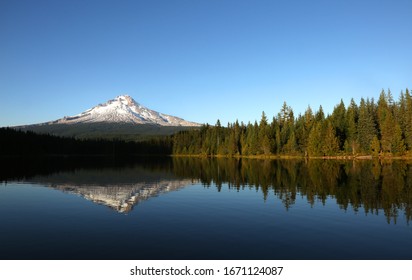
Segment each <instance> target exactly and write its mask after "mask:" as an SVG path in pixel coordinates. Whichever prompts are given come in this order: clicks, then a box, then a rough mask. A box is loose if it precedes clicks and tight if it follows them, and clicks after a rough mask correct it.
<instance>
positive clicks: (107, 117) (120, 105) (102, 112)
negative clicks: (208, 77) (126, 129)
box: [53, 94, 200, 126]
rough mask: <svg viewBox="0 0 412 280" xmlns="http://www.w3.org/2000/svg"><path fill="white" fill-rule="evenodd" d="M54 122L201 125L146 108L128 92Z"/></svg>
mask: <svg viewBox="0 0 412 280" xmlns="http://www.w3.org/2000/svg"><path fill="white" fill-rule="evenodd" d="M53 123H58V124H76V123H132V124H153V125H160V126H200V124H198V123H194V122H189V121H186V120H184V119H181V118H178V117H175V116H170V115H166V114H162V113H159V112H156V111H154V110H151V109H149V108H146V107H144V106H142V105H140V104H139V103H137V102H136V101H135V100H134V99H133V98H132V97H131V96H129V95H127V94H124V95H119V96H117V97H116V98H115V99H112V100H109V101H107V102H106V103H103V104H100V105H97V106H95V107H93V108H91V109H89V110H87V111H85V112H83V113H81V114H78V115H76V116H72V117H64V118H62V119H59V120H57V121H55V122H53Z"/></svg>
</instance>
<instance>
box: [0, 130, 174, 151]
mask: <svg viewBox="0 0 412 280" xmlns="http://www.w3.org/2000/svg"><path fill="white" fill-rule="evenodd" d="M171 152H172V141H171V138H170V137H153V138H151V139H148V140H147V141H142V142H132V141H128V142H127V141H124V140H103V139H93V140H92V139H88V140H85V139H81V140H80V139H75V138H72V137H60V136H53V135H48V134H37V133H34V132H30V131H26V132H25V131H19V130H15V129H11V128H0V156H38V155H82V156H83V155H108V156H128V155H169V154H171Z"/></svg>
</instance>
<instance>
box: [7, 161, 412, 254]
mask: <svg viewBox="0 0 412 280" xmlns="http://www.w3.org/2000/svg"><path fill="white" fill-rule="evenodd" d="M6 163H7V164H6V165H5V166H4V167H3V168H2V171H1V173H0V180H1V182H2V183H1V184H0V225H1V226H0V240H1V242H2V245H1V250H0V258H1V259H412V225H410V220H411V218H412V210H411V206H412V169H411V167H412V166H411V165H410V164H408V163H407V162H403V161H393V162H373V161H360V162H357V161H356V162H352V161H347V162H338V161H321V160H318V161H308V162H304V161H265V160H234V159H233V160H230V159H193V158H174V159H171V158H155V159H150V160H149V159H140V160H127V161H126V160H118V159H117V160H114V159H98V160H96V159H81V160H73V159H60V158H44V159H36V160H34V159H30V160H28V159H25V160H23V159H18V160H16V159H15V160H11V159H8V160H7V162H6Z"/></svg>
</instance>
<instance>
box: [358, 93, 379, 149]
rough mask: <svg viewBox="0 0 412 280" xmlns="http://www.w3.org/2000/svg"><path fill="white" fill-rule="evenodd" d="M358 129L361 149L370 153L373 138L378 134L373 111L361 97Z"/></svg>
mask: <svg viewBox="0 0 412 280" xmlns="http://www.w3.org/2000/svg"><path fill="white" fill-rule="evenodd" d="M357 131H358V142H359V145H360V149H361V151H362V152H364V153H369V152H370V145H371V142H372V139H373V137H374V136H375V135H376V129H375V125H374V122H373V118H372V115H371V112H370V111H369V110H368V107H367V105H366V102H365V100H364V99H363V98H362V99H361V102H360V107H359V119H358V127H357Z"/></svg>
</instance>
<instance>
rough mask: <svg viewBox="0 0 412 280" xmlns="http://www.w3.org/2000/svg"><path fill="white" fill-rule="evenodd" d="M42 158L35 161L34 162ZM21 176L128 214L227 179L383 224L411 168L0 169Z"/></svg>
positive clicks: (406, 191) (405, 208)
mask: <svg viewBox="0 0 412 280" xmlns="http://www.w3.org/2000/svg"><path fill="white" fill-rule="evenodd" d="M39 161H40V162H39ZM16 180H17V181H26V182H32V183H36V184H43V185H46V186H49V187H52V188H55V189H58V190H61V191H64V192H68V193H74V194H78V195H80V196H82V197H84V198H86V199H88V200H90V201H93V202H95V203H99V204H104V205H107V206H109V207H111V208H113V209H114V210H116V211H118V212H123V213H124V212H129V211H131V210H132V209H133V206H134V205H136V204H137V203H138V202H139V201H141V200H145V199H148V198H149V197H153V196H157V195H159V194H161V193H165V192H169V191H174V190H178V189H181V188H184V187H185V186H187V185H190V184H191V183H192V182H201V184H203V185H204V186H205V187H216V188H217V189H218V190H219V191H220V190H221V188H222V187H224V185H225V184H227V185H228V187H229V188H233V189H236V190H238V191H241V190H242V189H244V188H254V189H256V190H257V191H259V192H261V193H262V199H263V200H266V198H267V197H268V195H269V193H273V194H274V195H275V196H276V197H278V198H279V199H280V200H281V201H282V203H283V205H284V207H285V208H286V209H289V208H290V207H293V205H294V203H295V201H296V197H297V196H301V197H304V198H305V199H306V200H307V201H308V202H309V203H310V204H311V205H314V204H315V203H322V204H325V203H326V200H327V199H330V198H332V199H334V200H335V201H336V203H337V204H338V205H339V206H340V208H341V209H342V210H346V209H348V208H349V207H352V208H353V209H354V210H355V211H359V209H361V208H362V209H363V211H364V212H365V213H366V214H368V213H373V214H379V213H381V212H383V213H384V215H385V216H386V218H387V221H388V223H390V222H394V223H396V222H397V218H398V217H399V215H404V216H405V219H406V221H407V222H408V223H409V221H410V220H411V218H412V207H411V206H412V166H411V164H410V163H409V162H406V161H400V160H394V161H384V162H382V161H370V160H365V161H337V160H309V161H307V162H305V161H299V160H253V159H208V158H201V159H199V158H183V157H177V158H152V159H139V160H137V161H135V160H132V161H130V160H129V161H121V160H117V161H115V162H114V161H113V160H110V159H107V160H103V161H102V160H95V159H94V160H93V159H88V160H86V161H85V160H84V159H82V160H80V161H78V160H73V159H70V160H68V159H57V158H54V159H42V160H39V159H36V161H32V160H24V161H22V160H15V161H12V162H11V163H10V161H9V164H8V165H7V166H4V167H3V168H2V171H1V173H0V181H3V182H6V183H7V181H16Z"/></svg>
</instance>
